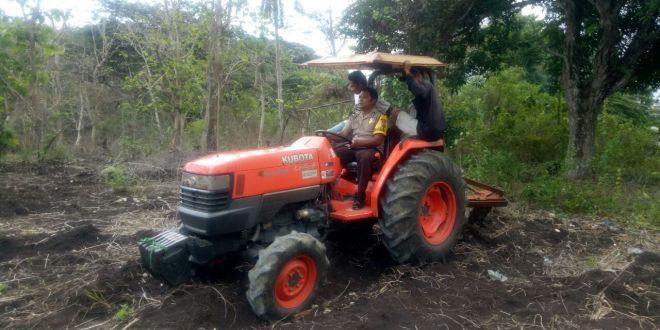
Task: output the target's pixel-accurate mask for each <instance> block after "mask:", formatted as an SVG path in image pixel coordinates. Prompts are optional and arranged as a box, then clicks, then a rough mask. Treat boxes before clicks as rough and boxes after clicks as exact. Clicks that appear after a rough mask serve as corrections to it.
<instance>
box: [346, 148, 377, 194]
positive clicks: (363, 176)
mask: <svg viewBox="0 0 660 330" xmlns="http://www.w3.org/2000/svg"><path fill="white" fill-rule="evenodd" d="M335 152H336V153H337V156H339V158H340V159H341V164H342V165H343V166H344V167H346V165H347V164H348V163H350V162H357V179H358V191H357V192H358V193H359V194H363V193H364V192H366V191H367V185H368V184H369V180H371V173H372V172H373V169H374V168H375V167H377V166H378V164H380V151H378V149H376V148H367V149H350V148H348V147H346V146H341V147H337V148H335ZM377 155H378V156H377Z"/></svg>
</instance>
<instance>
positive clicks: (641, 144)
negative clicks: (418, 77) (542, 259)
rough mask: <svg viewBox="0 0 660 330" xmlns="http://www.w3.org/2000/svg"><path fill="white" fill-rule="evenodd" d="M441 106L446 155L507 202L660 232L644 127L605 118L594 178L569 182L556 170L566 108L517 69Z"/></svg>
mask: <svg viewBox="0 0 660 330" xmlns="http://www.w3.org/2000/svg"><path fill="white" fill-rule="evenodd" d="M446 105H447V106H446V111H447V116H448V118H449V120H450V122H449V127H450V130H451V132H450V133H451V134H448V135H449V136H448V137H447V138H448V139H451V138H453V139H454V140H453V141H449V146H450V148H449V153H450V154H451V155H452V157H453V158H454V159H455V160H456V161H457V163H458V164H459V165H460V166H461V167H462V169H463V171H464V173H465V176H467V177H469V178H472V179H476V180H479V181H483V182H485V183H487V184H492V185H499V186H501V187H503V188H504V190H505V191H506V192H507V198H509V200H511V201H516V202H522V203H526V204H531V205H534V206H537V207H540V208H543V209H550V210H554V211H555V212H558V213H566V214H591V215H599V216H604V217H612V218H615V219H617V220H618V221H620V222H629V223H634V224H637V225H640V226H647V227H652V228H658V227H660V223H659V222H660V205H658V203H657V202H655V201H657V200H658V199H660V190H658V187H657V183H658V181H659V180H660V179H659V177H660V152H659V150H658V148H657V146H656V145H655V143H656V142H655V137H654V135H653V133H652V132H651V131H650V130H649V129H648V128H647V127H646V126H648V125H643V124H634V123H633V121H631V120H629V119H626V117H622V116H618V115H616V116H615V115H611V114H608V113H605V114H603V115H602V116H601V118H600V122H599V125H598V132H597V146H596V152H597V155H596V158H595V162H594V166H595V169H596V172H597V175H598V178H599V180H598V181H588V182H585V181H583V182H574V181H570V180H568V179H566V178H565V175H564V174H565V173H563V169H562V165H563V160H564V157H565V153H566V146H567V144H568V123H567V120H566V115H565V106H564V104H563V103H562V101H561V99H557V97H555V96H550V95H548V94H546V93H544V92H542V91H541V89H540V87H539V86H536V85H534V84H531V83H529V82H526V81H525V80H524V74H523V72H522V71H521V70H520V69H516V68H510V69H506V70H503V71H501V72H500V73H498V74H496V75H494V76H492V77H490V78H489V79H484V78H480V77H476V78H473V79H472V80H471V81H470V83H469V84H468V85H465V86H464V87H463V88H461V89H460V90H459V92H458V94H456V95H450V96H448V97H447V102H446Z"/></svg>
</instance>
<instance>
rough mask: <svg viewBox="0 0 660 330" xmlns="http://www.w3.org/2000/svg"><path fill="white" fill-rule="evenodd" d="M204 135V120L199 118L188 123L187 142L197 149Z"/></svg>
mask: <svg viewBox="0 0 660 330" xmlns="http://www.w3.org/2000/svg"><path fill="white" fill-rule="evenodd" d="M203 135H204V120H203V119H198V120H195V121H192V122H190V123H188V125H186V130H185V143H186V145H188V146H190V147H192V148H193V149H195V150H198V149H199V148H200V142H201V141H202V136H203Z"/></svg>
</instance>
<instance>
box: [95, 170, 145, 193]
mask: <svg viewBox="0 0 660 330" xmlns="http://www.w3.org/2000/svg"><path fill="white" fill-rule="evenodd" d="M101 174H102V175H103V179H104V181H105V184H106V185H108V186H109V187H110V188H111V189H112V191H113V192H115V193H124V192H126V191H128V189H129V188H130V187H132V186H134V185H135V184H136V181H137V180H136V179H135V178H134V177H133V176H132V175H130V174H129V173H128V170H127V168H126V166H124V165H122V164H118V165H112V166H108V167H106V168H104V169H103V171H101Z"/></svg>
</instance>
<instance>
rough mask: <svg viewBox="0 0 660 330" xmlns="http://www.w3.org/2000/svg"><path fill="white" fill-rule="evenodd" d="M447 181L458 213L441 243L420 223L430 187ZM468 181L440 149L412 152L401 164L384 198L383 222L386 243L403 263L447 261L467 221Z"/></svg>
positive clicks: (394, 257)
mask: <svg viewBox="0 0 660 330" xmlns="http://www.w3.org/2000/svg"><path fill="white" fill-rule="evenodd" d="M439 181H443V182H445V183H447V184H448V185H449V186H450V187H451V188H452V189H453V191H454V196H455V199H456V212H455V213H456V214H455V217H456V218H455V219H456V220H455V222H454V228H452V230H451V233H450V236H449V237H448V238H447V239H446V240H445V241H444V242H442V243H440V244H438V245H432V244H430V243H428V242H427V241H426V240H425V239H424V234H423V233H422V230H421V228H420V227H421V226H420V224H419V213H420V211H419V210H420V202H421V200H422V197H423V195H424V194H425V192H426V189H427V188H428V187H430V186H431V185H432V184H434V183H435V182H439ZM465 187H466V185H465V181H463V177H462V174H461V170H460V168H459V167H458V166H456V165H455V164H454V163H453V162H452V161H451V160H450V159H449V158H447V157H446V156H445V155H443V154H442V153H441V152H439V151H434V150H425V151H422V152H420V153H418V154H415V155H412V156H411V157H410V158H409V159H408V160H407V161H406V162H405V163H404V164H403V165H401V166H399V167H398V168H397V171H396V172H395V174H394V176H393V177H392V178H391V179H390V180H388V182H387V190H386V191H385V194H383V196H382V197H381V199H380V207H381V210H382V214H381V217H380V224H381V228H382V232H383V241H384V243H385V247H386V248H387V250H388V251H389V252H390V255H391V256H392V258H393V259H394V260H396V261H397V262H399V263H409V262H413V263H414V262H432V261H437V260H442V261H445V260H446V258H447V257H448V256H449V255H450V254H451V253H452V252H453V248H454V246H455V245H456V243H457V242H458V239H459V237H460V235H461V231H462V229H463V226H464V225H465V222H466V219H465V206H466V197H465Z"/></svg>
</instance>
